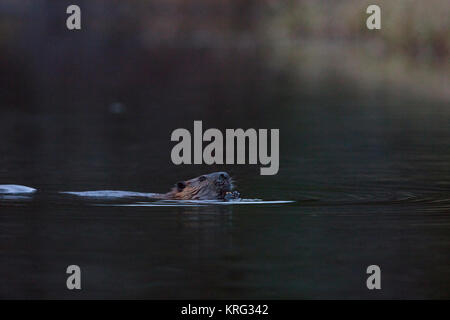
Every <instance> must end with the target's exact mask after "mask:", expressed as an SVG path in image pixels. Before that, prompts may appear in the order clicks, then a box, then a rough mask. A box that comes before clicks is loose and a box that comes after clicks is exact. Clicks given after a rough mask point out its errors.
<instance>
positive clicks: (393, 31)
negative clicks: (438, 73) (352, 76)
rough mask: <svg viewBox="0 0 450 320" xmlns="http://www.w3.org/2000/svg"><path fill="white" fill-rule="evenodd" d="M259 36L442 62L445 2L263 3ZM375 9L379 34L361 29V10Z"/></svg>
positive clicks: (449, 24)
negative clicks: (359, 45) (375, 48)
mask: <svg viewBox="0 0 450 320" xmlns="http://www.w3.org/2000/svg"><path fill="white" fill-rule="evenodd" d="M267 3H268V8H269V10H268V11H267V17H268V21H265V22H263V29H264V32H265V33H266V34H267V35H268V36H269V38H270V39H271V40H272V41H274V42H275V43H276V42H279V41H286V40H287V41H291V42H292V41H295V40H298V39H305V38H306V39H311V38H313V39H322V40H324V41H327V40H328V41H333V40H340V41H344V42H345V41H357V42H364V41H377V42H378V43H379V44H380V45H382V46H383V50H385V51H386V53H401V54H404V55H406V56H408V57H411V58H414V59H418V60H422V61H429V62H433V63H439V64H441V63H448V61H449V58H450V56H449V52H450V51H449V50H450V2H449V1H445V0H428V1H423V0H397V1H389V0H379V1H370V0H362V1H361V0H340V1H324V0H314V1H311V0H305V1H292V0H291V1H284V0H280V1H267ZM370 4H377V5H379V6H380V8H381V21H382V23H381V25H382V28H381V30H379V31H378V30H377V31H372V30H368V29H367V28H366V19H367V17H368V14H366V8H367V7H368V6H369V5H370Z"/></svg>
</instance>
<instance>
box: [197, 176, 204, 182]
mask: <svg viewBox="0 0 450 320" xmlns="http://www.w3.org/2000/svg"><path fill="white" fill-rule="evenodd" d="M205 180H206V177H205V176H201V177H199V178H198V181H200V182H202V181H205Z"/></svg>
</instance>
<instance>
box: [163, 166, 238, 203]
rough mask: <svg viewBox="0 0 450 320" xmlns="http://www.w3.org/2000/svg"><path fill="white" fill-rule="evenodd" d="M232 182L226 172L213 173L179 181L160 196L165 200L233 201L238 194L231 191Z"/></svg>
mask: <svg viewBox="0 0 450 320" xmlns="http://www.w3.org/2000/svg"><path fill="white" fill-rule="evenodd" d="M233 188H234V186H233V180H232V179H231V177H230V175H229V174H228V173H226V172H213V173H210V174H204V175H201V176H199V177H196V178H193V179H190V180H186V181H180V182H177V183H176V184H175V186H174V187H173V188H172V190H171V191H169V192H167V193H165V194H162V195H161V198H162V199H167V200H234V199H239V197H240V194H239V192H237V191H232V190H233Z"/></svg>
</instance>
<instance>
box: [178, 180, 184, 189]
mask: <svg viewBox="0 0 450 320" xmlns="http://www.w3.org/2000/svg"><path fill="white" fill-rule="evenodd" d="M184 188H186V183H185V182H184V181H180V182H177V189H178V191H181V190H183V189H184Z"/></svg>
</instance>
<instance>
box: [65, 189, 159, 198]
mask: <svg viewBox="0 0 450 320" xmlns="http://www.w3.org/2000/svg"><path fill="white" fill-rule="evenodd" d="M60 193H62V194H70V195H74V196H78V197H86V198H98V199H121V198H136V197H143V198H153V197H155V196H156V195H157V194H156V193H144V192H133V191H120V190H96V191H79V192H78V191H76V192H75V191H65V192H60Z"/></svg>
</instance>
